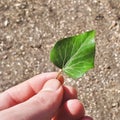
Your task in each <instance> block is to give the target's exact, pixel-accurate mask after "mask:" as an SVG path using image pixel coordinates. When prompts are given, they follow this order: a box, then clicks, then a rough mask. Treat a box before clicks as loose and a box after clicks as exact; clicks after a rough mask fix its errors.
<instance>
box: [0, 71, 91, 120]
mask: <svg viewBox="0 0 120 120" xmlns="http://www.w3.org/2000/svg"><path fill="white" fill-rule="evenodd" d="M56 76H57V73H55V72H53V73H43V74H40V75H37V76H35V77H33V78H31V79H29V80H27V81H25V82H23V83H21V84H19V85H17V86H15V87H13V88H10V89H8V90H6V91H5V92H3V93H1V94H0V119H1V120H93V119H92V118H90V117H87V116H85V111H84V107H83V105H82V104H81V103H80V102H79V100H78V99H77V92H76V90H75V89H74V88H72V87H69V86H64V85H62V84H61V83H60V82H59V80H57V79H55V78H56ZM59 79H60V80H61V81H63V77H62V76H61V77H60V78H59Z"/></svg>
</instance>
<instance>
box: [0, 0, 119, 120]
mask: <svg viewBox="0 0 120 120" xmlns="http://www.w3.org/2000/svg"><path fill="white" fill-rule="evenodd" d="M92 29H95V30H96V59H95V68H94V69H92V70H90V71H89V72H88V73H86V75H84V76H83V77H82V78H80V79H79V80H77V81H74V80H72V79H70V78H68V77H66V82H65V84H67V85H72V86H74V87H76V89H77V90H78V96H79V99H80V100H81V101H82V102H83V103H84V105H85V109H86V114H88V115H90V116H92V117H93V118H94V120H97V119H99V120H119V119H120V0H56V1H55V0H6V1H5V0H0V61H1V62H0V91H1V92H2V91H4V90H6V89H8V88H10V87H11V86H14V85H16V84H18V83H20V82H22V81H25V80H27V79H29V78H30V77H32V76H34V75H36V74H40V73H42V72H49V71H56V70H58V69H57V68H56V67H55V66H54V65H53V64H52V63H51V62H50V60H49V52H50V49H51V48H52V46H53V45H54V43H55V41H57V40H59V39H61V38H64V37H68V36H72V35H75V34H78V33H81V32H83V31H87V30H92Z"/></svg>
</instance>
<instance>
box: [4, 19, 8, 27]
mask: <svg viewBox="0 0 120 120" xmlns="http://www.w3.org/2000/svg"><path fill="white" fill-rule="evenodd" d="M8 25H9V20H8V19H7V20H5V21H4V26H5V27H7V26H8Z"/></svg>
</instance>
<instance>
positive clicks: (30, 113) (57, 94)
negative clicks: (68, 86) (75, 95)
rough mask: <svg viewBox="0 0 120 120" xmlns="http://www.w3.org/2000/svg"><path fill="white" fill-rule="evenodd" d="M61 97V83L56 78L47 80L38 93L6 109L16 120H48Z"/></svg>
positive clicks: (55, 109) (59, 103)
mask: <svg viewBox="0 0 120 120" xmlns="http://www.w3.org/2000/svg"><path fill="white" fill-rule="evenodd" d="M62 98H63V88H62V86H61V83H60V82H59V81H58V80H56V79H53V80H48V81H47V82H46V83H45V85H44V86H43V89H42V90H41V91H40V92H39V93H38V94H36V95H35V96H34V97H32V98H31V99H29V100H28V101H26V102H24V103H22V104H19V105H16V106H15V107H12V108H10V109H8V113H12V114H13V117H12V118H17V119H18V120H22V119H25V120H50V119H51V118H52V117H53V116H54V115H55V113H56V111H57V110H58V109H59V107H60V105H61V101H62ZM13 111H14V112H13ZM15 111H16V112H15ZM4 112H5V111H4ZM9 119H10V118H9Z"/></svg>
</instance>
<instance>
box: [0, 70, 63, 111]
mask: <svg viewBox="0 0 120 120" xmlns="http://www.w3.org/2000/svg"><path fill="white" fill-rule="evenodd" d="M56 76H57V72H50V73H43V74H40V75H36V76H35V77H33V78H31V79H29V80H27V81H25V82H23V83H21V84H19V85H17V86H15V87H12V88H10V89H8V90H6V91H5V92H3V93H1V94H0V110H3V109H6V108H9V107H11V106H14V105H16V104H19V103H21V102H24V101H26V100H27V99H29V98H30V97H32V96H33V95H35V94H36V93H38V92H39V91H40V90H41V89H42V87H43V85H44V84H45V82H46V81H48V80H50V79H55V78H56ZM60 79H63V77H61V78H60Z"/></svg>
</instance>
